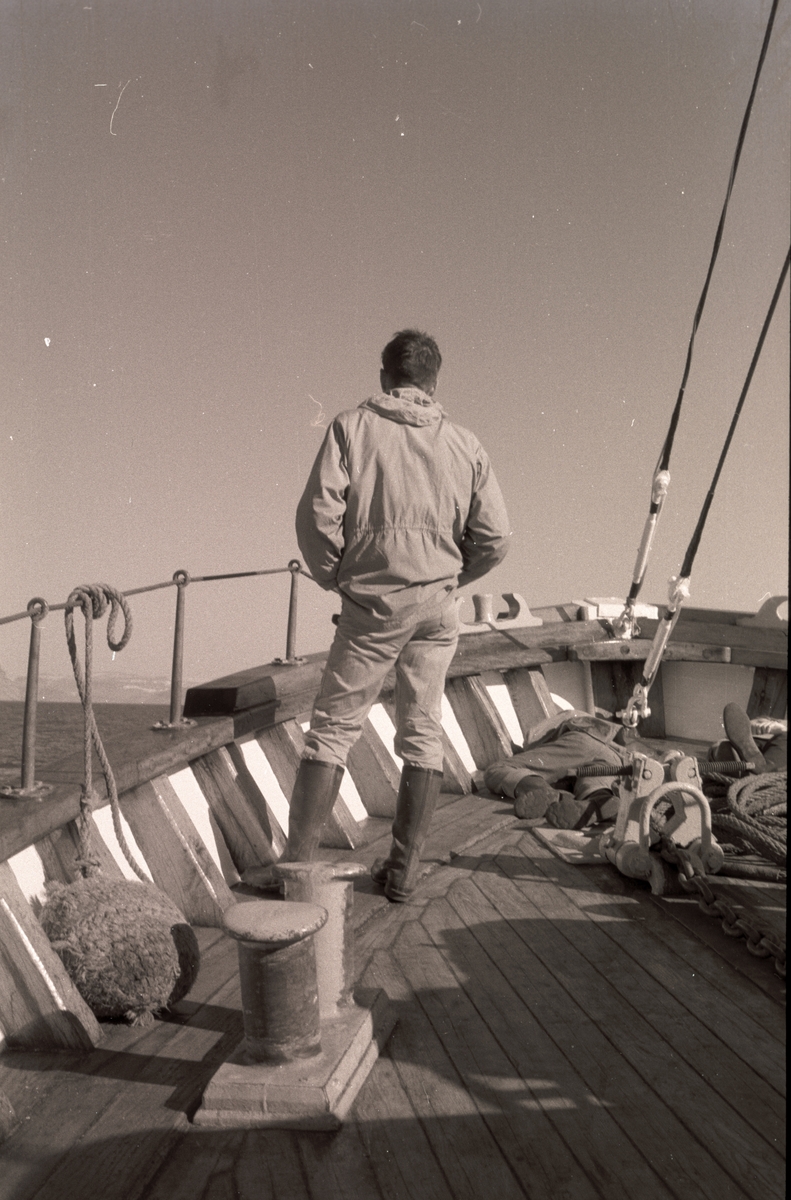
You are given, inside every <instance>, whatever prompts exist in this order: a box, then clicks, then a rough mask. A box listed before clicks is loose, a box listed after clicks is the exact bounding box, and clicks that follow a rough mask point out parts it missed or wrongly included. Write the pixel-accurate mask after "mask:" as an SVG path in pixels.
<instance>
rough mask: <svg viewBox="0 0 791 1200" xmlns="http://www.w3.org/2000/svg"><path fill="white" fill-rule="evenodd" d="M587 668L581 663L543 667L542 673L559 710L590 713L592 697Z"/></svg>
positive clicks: (546, 664)
mask: <svg viewBox="0 0 791 1200" xmlns="http://www.w3.org/2000/svg"><path fill="white" fill-rule="evenodd" d="M585 666H586V664H585V663H581V662H556V663H544V665H543V666H542V668H541V673H542V675H543V676H544V678H545V679H546V681H547V687H548V688H549V691H550V694H551V696H552V699H553V700H554V701H555V703H556V704H557V706H558V708H562V709H569V708H577V709H579V710H580V711H581V712H587V711H588V705H589V704H590V699H591V697H590V692H589V690H588V689H587V688H586V680H585V674H586V672H585Z"/></svg>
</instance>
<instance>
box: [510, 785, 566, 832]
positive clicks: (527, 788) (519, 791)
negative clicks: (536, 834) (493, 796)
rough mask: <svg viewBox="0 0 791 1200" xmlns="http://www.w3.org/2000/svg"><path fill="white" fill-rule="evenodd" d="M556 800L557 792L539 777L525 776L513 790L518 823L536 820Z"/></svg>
mask: <svg viewBox="0 0 791 1200" xmlns="http://www.w3.org/2000/svg"><path fill="white" fill-rule="evenodd" d="M557 799H558V792H557V790H556V789H555V788H553V787H551V786H550V784H548V783H547V782H546V780H545V779H542V778H541V776H540V775H526V776H525V777H524V779H520V780H519V783H518V784H517V785H516V787H515V788H514V812H515V813H516V815H517V816H518V817H519V820H520V821H524V820H537V819H538V818H540V817H543V816H544V815H545V813H546V811H547V809H548V808H549V806H550V804H552V803H554V801H555V800H557Z"/></svg>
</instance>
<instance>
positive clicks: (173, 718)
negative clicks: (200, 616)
mask: <svg viewBox="0 0 791 1200" xmlns="http://www.w3.org/2000/svg"><path fill="white" fill-rule="evenodd" d="M189 581H190V577H189V572H188V571H176V572H175V573H174V575H173V582H174V583H175V584H176V623H175V626H174V629H173V670H172V672H171V676H170V724H171V725H179V724H180V723H181V678H182V668H183V665H184V592H185V591H186V589H187V585H188V583H189Z"/></svg>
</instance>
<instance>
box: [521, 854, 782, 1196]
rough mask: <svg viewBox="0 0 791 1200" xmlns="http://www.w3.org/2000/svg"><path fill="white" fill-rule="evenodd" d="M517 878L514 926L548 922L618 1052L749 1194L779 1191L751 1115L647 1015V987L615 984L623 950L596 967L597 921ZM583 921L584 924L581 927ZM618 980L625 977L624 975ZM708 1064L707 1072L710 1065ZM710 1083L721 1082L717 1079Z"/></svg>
mask: <svg viewBox="0 0 791 1200" xmlns="http://www.w3.org/2000/svg"><path fill="white" fill-rule="evenodd" d="M506 869H507V868H506ZM512 869H513V868H512ZM514 883H515V885H516V887H517V889H518V891H519V893H520V895H521V904H522V905H523V906H524V908H525V909H526V911H523V913H522V919H521V920H517V921H515V923H514V928H515V929H516V931H517V932H518V933H520V936H522V937H523V938H524V939H525V941H527V940H528V938H529V936H530V931H529V929H528V928H526V926H529V927H530V928H532V927H533V926H534V925H535V924H536V923H538V922H540V923H541V924H542V925H543V927H544V931H545V935H546V936H545V938H544V943H545V944H544V946H543V947H542V950H541V953H542V956H544V955H548V957H549V961H550V962H551V970H552V972H553V974H555V976H556V978H557V979H558V980H559V981H560V982H561V983H562V984H563V986H564V987H565V988H566V990H567V991H568V992H569V993H570V994H573V995H574V996H576V997H577V998H578V999H579V1001H580V1004H581V1005H582V1006H583V1007H584V1008H585V1011H586V1012H587V1013H588V1014H589V1015H590V1016H591V1018H592V1019H593V1020H594V1022H595V1023H596V1024H597V1025H598V1026H599V1027H600V1028H601V1029H603V1030H606V1031H607V1036H608V1038H609V1039H610V1040H611V1042H612V1044H613V1046H614V1048H615V1049H616V1050H617V1051H618V1053H620V1054H621V1055H622V1056H623V1058H624V1059H625V1060H626V1061H627V1062H629V1063H631V1064H632V1065H633V1066H634V1067H635V1069H636V1070H637V1071H638V1072H639V1074H640V1075H641V1076H642V1077H643V1079H644V1080H645V1083H646V1084H647V1085H648V1086H649V1087H651V1088H652V1089H653V1090H654V1092H655V1093H656V1095H657V1096H658V1097H660V1098H661V1099H662V1100H664V1101H665V1103H666V1104H667V1106H668V1107H669V1108H671V1109H672V1110H673V1111H674V1112H676V1114H677V1115H678V1117H679V1119H680V1120H681V1121H683V1122H685V1123H687V1124H688V1125H689V1127H690V1129H691V1130H692V1129H694V1131H695V1133H696V1136H698V1137H700V1138H701V1140H702V1141H703V1142H704V1144H705V1145H706V1146H707V1147H708V1148H709V1150H710V1152H711V1154H712V1155H713V1156H714V1158H715V1159H716V1161H717V1162H719V1163H720V1164H722V1166H723V1168H724V1169H725V1170H727V1172H728V1173H729V1174H730V1175H731V1177H732V1180H733V1181H734V1182H736V1183H737V1185H738V1186H739V1187H740V1188H742V1189H743V1191H744V1192H745V1193H746V1194H747V1195H748V1196H755V1197H756V1200H759V1198H763V1200H765V1198H766V1196H767V1195H770V1196H775V1195H778V1196H779V1195H781V1194H782V1193H783V1184H782V1178H783V1172H782V1160H781V1159H780V1157H779V1155H777V1153H776V1152H775V1151H774V1150H773V1149H772V1147H771V1146H770V1145H769V1143H768V1142H767V1141H765V1140H764V1138H763V1137H761V1136H760V1135H759V1136H758V1138H756V1134H755V1133H754V1132H753V1131H752V1129H751V1128H750V1126H749V1124H748V1123H747V1121H746V1120H745V1119H743V1118H742V1117H741V1116H740V1115H739V1113H738V1112H736V1110H735V1109H734V1108H733V1107H732V1106H731V1105H730V1104H729V1103H728V1101H727V1100H725V1099H724V1098H723V1097H722V1096H721V1095H720V1094H719V1093H718V1092H717V1091H715V1090H713V1088H712V1086H711V1084H710V1083H709V1082H707V1081H706V1080H704V1079H701V1077H700V1076H699V1075H698V1073H697V1072H696V1070H694V1069H693V1068H692V1067H690V1066H689V1065H688V1063H687V1062H686V1061H685V1060H684V1059H683V1058H682V1057H681V1055H680V1053H678V1052H677V1051H674V1049H673V1048H672V1046H671V1045H669V1044H668V1043H667V1042H665V1040H664V1039H663V1038H662V1037H661V1036H660V1035H659V1034H658V1033H657V1032H656V1031H655V1030H654V1028H653V1026H652V1025H651V1023H650V1022H649V1021H648V1020H647V1019H646V1018H645V1017H644V1016H643V1014H642V1012H641V1008H640V1006H641V1003H643V1002H645V1003H646V1004H651V1003H652V1002H653V1001H654V999H655V997H653V996H652V995H651V994H650V992H648V993H647V994H646V995H645V997H644V998H643V997H638V996H636V995H634V993H632V994H631V995H630V993H629V990H628V986H627V985H626V984H624V987H625V990H626V994H625V995H624V994H623V993H622V992H621V991H619V990H618V989H617V988H616V987H615V986H614V984H613V982H611V975H612V973H613V972H614V971H615V969H616V966H618V965H621V966H622V965H623V963H622V959H623V957H624V956H623V955H622V954H621V955H619V954H618V952H617V948H616V947H615V946H614V945H612V944H611V949H610V952H609V956H608V957H606V958H603V959H601V960H599V964H598V966H597V965H596V963H595V962H591V961H589V958H588V957H587V956H586V953H585V950H586V946H585V939H586V938H587V937H589V936H591V935H593V934H595V932H596V931H595V927H593V925H592V922H590V921H589V920H588V919H586V918H585V917H584V914H580V916H581V917H582V920H579V919H574V920H569V919H568V910H567V907H566V901H565V898H562V900H561V899H559V897H560V893H559V889H557V888H554V889H553V885H551V884H549V885H548V884H546V883H545V882H544V881H543V879H541V880H539V881H537V880H535V879H531V880H528V881H524V880H522V879H520V878H518V876H516V877H515V878H514ZM577 911H578V912H579V910H577ZM582 925H584V928H583V929H581V930H580V929H579V927H580V926H582ZM575 926H576V927H577V928H575ZM592 940H593V939H592ZM577 943H578V944H577ZM545 961H546V959H545ZM627 974H628V973H627ZM616 978H617V979H618V980H619V982H620V981H621V980H622V979H623V976H622V975H618V976H616ZM649 1011H650V1010H649ZM627 1014H628V1017H627ZM687 1052H688V1053H689V1054H690V1055H692V1054H693V1053H694V1050H693V1048H691V1047H687ZM671 1063H672V1071H669V1070H668V1065H669V1064H671ZM704 1070H705V1073H706V1075H709V1076H710V1075H711V1073H712V1072H711V1064H710V1063H709V1064H708V1069H706V1068H705V1067H704ZM712 1082H713V1083H715V1084H718V1083H719V1081H717V1080H716V1079H715V1080H713V1081H712Z"/></svg>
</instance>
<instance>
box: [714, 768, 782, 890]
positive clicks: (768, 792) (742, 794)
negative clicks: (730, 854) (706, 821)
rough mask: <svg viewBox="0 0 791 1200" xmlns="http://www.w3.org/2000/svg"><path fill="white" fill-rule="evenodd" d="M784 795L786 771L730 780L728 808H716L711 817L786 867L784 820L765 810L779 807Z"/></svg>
mask: <svg viewBox="0 0 791 1200" xmlns="http://www.w3.org/2000/svg"><path fill="white" fill-rule="evenodd" d="M787 798H788V772H787V771H771V772H767V773H766V774H764V775H753V776H748V777H747V778H746V779H738V780H736V782H735V783H733V784H731V786H730V787H729V788H728V794H727V805H728V811H727V812H718V813H716V814H715V815H714V816H713V818H712V819H713V821H714V823H715V824H716V825H719V826H721V827H722V828H723V829H727V830H730V831H732V832H734V833H736V834H737V835H738V836H739V837H741V838H743V839H744V841H745V842H747V843H748V844H749V845H750V846H752V847H753V848H754V849H755V850H756V851H757V853H758V854H761V855H763V857H764V858H768V859H770V860H771V861H772V862H774V863H777V865H778V866H780V867H785V865H786V863H787V861H788V838H787V830H786V822H785V820H784V818H783V817H781V816H779V815H776V814H775V813H772V812H767V810H768V809H776V808H778V807H781V806H782V805H783V804H784V803H786V802H787Z"/></svg>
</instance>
